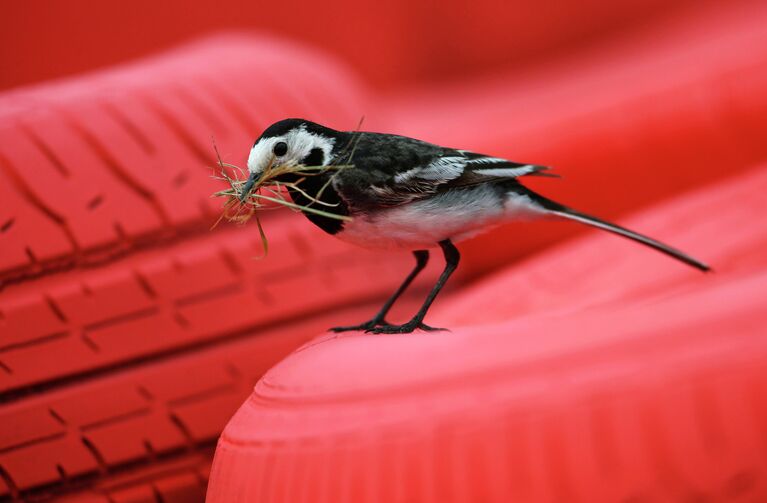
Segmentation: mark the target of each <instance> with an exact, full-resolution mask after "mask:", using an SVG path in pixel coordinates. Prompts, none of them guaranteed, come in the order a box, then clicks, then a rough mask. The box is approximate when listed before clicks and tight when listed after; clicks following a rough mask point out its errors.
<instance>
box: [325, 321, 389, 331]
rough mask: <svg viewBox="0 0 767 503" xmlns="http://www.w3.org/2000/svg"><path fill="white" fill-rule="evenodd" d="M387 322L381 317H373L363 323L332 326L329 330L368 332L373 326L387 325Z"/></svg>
mask: <svg viewBox="0 0 767 503" xmlns="http://www.w3.org/2000/svg"><path fill="white" fill-rule="evenodd" d="M388 325H389V322H387V321H386V320H383V319H378V318H373V319H372V320H368V321H366V322H365V323H360V324H359V325H349V326H346V327H333V328H331V329H330V331H331V332H370V331H372V330H373V329H374V328H376V327H378V326H388Z"/></svg>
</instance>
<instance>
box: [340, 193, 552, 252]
mask: <svg viewBox="0 0 767 503" xmlns="http://www.w3.org/2000/svg"><path fill="white" fill-rule="evenodd" d="M543 214H545V210H544V209H543V208H541V207H540V206H538V205H537V204H535V203H534V202H533V201H531V200H530V199H529V198H528V197H527V196H520V195H518V194H515V193H509V194H506V195H505V197H504V195H503V194H499V193H498V192H497V190H496V189H495V188H493V187H490V186H487V185H478V186H475V187H470V188H465V189H460V190H453V191H450V192H446V193H444V194H440V195H437V196H434V197H431V198H429V199H425V200H421V201H416V202H413V203H409V204H404V205H402V206H396V207H393V208H386V209H382V210H379V211H377V212H374V213H366V214H361V213H352V215H351V216H352V221H351V222H347V223H346V224H345V225H344V228H343V230H342V231H341V232H339V233H338V234H336V236H337V237H338V238H339V239H342V240H344V241H347V242H349V243H354V244H356V245H359V246H363V247H365V248H388V249H408V250H415V249H423V248H431V247H434V246H437V243H439V242H440V241H443V240H445V239H450V240H452V241H454V242H455V241H460V240H462V239H466V238H469V237H471V236H474V235H476V234H478V233H480V232H482V231H485V230H488V229H490V228H492V227H493V226H495V225H497V224H499V223H501V222H503V221H504V220H513V219H524V218H530V217H534V216H536V215H543Z"/></svg>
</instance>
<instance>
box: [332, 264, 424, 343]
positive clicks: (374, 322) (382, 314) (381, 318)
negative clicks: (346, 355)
mask: <svg viewBox="0 0 767 503" xmlns="http://www.w3.org/2000/svg"><path fill="white" fill-rule="evenodd" d="M413 256H414V257H415V267H414V268H413V270H412V271H410V274H408V275H407V278H405V281H403V282H402V284H401V285H400V286H399V288H397V291H396V292H394V294H393V295H392V296H391V297H389V300H387V301H386V303H385V304H384V305H383V307H382V308H381V310H380V311H378V314H376V315H375V316H373V319H371V320H369V321H366V322H365V323H360V324H359V325H351V326H348V327H333V328H331V329H330V330H332V331H333V332H347V331H351V330H371V329H373V328H374V327H377V326H378V325H388V323H387V322H386V320H385V318H386V315H387V314H388V313H389V310H390V309H391V308H392V306H393V305H394V303H395V302H397V299H398V298H399V297H400V295H402V293H403V292H404V291H405V290H407V287H409V286H410V283H412V282H413V280H414V279H415V278H416V276H418V274H419V273H420V272H421V271H422V270H423V268H424V267H426V264H427V263H428V262H429V251H428V250H416V251H414V252H413Z"/></svg>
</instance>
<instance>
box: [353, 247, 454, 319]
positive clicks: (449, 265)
mask: <svg viewBox="0 0 767 503" xmlns="http://www.w3.org/2000/svg"><path fill="white" fill-rule="evenodd" d="M439 246H440V247H441V248H442V252H443V253H444V254H445V269H444V270H443V271H442V274H440V276H439V279H438V280H437V283H436V284H435V285H434V288H432V289H431V292H429V295H428V296H427V297H426V300H425V301H424V302H423V305H422V306H421V309H419V310H418V312H417V313H416V314H415V316H413V319H411V320H410V321H408V322H407V323H405V324H404V325H388V324H387V325H379V326H376V327H373V328H371V329H368V331H370V332H374V333H376V334H409V333H410V332H413V331H414V330H415V329H416V328H420V329H421V330H428V331H432V330H444V329H442V328H433V327H430V326H428V325H426V324H424V323H423V319H424V317H425V316H426V313H427V311H428V310H429V307H431V304H432V302H434V299H436V298H437V295H438V294H439V292H440V290H442V287H444V286H445V283H447V280H448V278H449V277H450V275H451V274H453V271H455V269H456V268H457V267H458V262H459V261H460V260H461V254H460V253H459V252H458V248H456V247H455V245H454V244H453V243H452V242H451V241H450V240H449V239H446V240H444V241H440V242H439Z"/></svg>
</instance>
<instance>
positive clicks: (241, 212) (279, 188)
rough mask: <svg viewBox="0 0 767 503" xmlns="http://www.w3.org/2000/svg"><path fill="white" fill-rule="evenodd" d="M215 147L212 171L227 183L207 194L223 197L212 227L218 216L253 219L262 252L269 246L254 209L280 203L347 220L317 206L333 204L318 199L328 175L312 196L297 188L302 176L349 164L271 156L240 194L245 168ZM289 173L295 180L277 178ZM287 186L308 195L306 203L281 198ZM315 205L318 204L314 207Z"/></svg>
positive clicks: (272, 206) (217, 178)
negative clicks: (215, 166) (278, 160)
mask: <svg viewBox="0 0 767 503" xmlns="http://www.w3.org/2000/svg"><path fill="white" fill-rule="evenodd" d="M214 148H215V149H216V156H217V158H218V166H219V168H220V169H219V171H218V173H217V174H215V175H213V178H214V179H216V180H221V181H223V182H225V183H226V184H228V187H227V188H226V189H224V190H220V191H218V192H215V193H214V194H213V195H212V196H211V197H225V198H226V201H225V202H224V211H223V213H222V214H221V217H219V219H218V220H217V221H216V223H214V224H213V227H212V228H214V227H216V226H217V225H218V223H219V222H221V220H222V219H226V220H228V221H230V222H235V223H237V224H244V223H246V222H247V221H249V220H250V219H251V218H255V219H256V225H258V232H259V234H260V235H261V242H262V244H263V246H264V256H265V255H266V253H267V252H268V250H269V242H268V240H267V238H266V233H265V232H264V228H263V226H262V225H261V220H260V219H259V216H258V213H259V212H260V211H265V210H273V209H277V208H279V207H280V206H284V207H286V208H290V209H292V210H294V211H305V212H308V213H314V214H316V215H322V216H324V217H327V218H334V219H336V220H345V221H348V220H351V218H350V217H347V216H343V215H336V214H335V213H331V212H329V211H323V210H322V209H321V207H323V206H324V207H334V206H336V205H335V204H329V203H326V202H324V201H321V200H320V199H321V197H322V193H323V192H324V191H325V189H326V188H327V187H328V186H329V185H330V182H331V179H330V178H329V179H328V181H327V182H326V183H325V185H323V186H322V188H321V189H320V190H319V192H318V193H317V194H316V195H314V196H312V195H310V194H307V193H306V192H305V191H304V190H303V189H301V186H300V185H301V182H303V181H304V180H306V178H307V177H309V176H317V175H320V174H323V173H327V172H328V171H340V170H343V169H347V168H350V167H352V166H351V165H348V164H347V165H329V166H303V165H285V164H283V165H275V163H274V158H272V161H271V162H270V163H269V166H267V168H266V169H265V170H264V172H263V173H262V174H261V177H260V178H258V179H257V180H256V183H254V184H253V187H252V188H251V190H250V192H249V193H248V194H243V189H244V186H245V183H246V181H247V172H246V171H245V170H243V169H242V168H240V167H239V166H235V165H234V164H229V163H225V162H222V161H221V156H220V155H219V153H218V149H217V148H216V147H215V145H214ZM227 168H228V169H229V170H231V173H232V175H231V176H230V175H229V174H228V173H227V171H226V170H227ZM288 173H292V174H295V175H298V180H296V181H295V182H290V183H284V182H279V181H277V178H279V177H280V176H282V175H285V174H288ZM283 189H291V190H295V191H296V192H300V193H301V194H302V195H303V196H305V197H306V198H307V199H309V201H310V202H309V204H307V205H300V204H296V203H294V202H292V201H289V200H287V199H286V198H285V192H286V191H285V190H283ZM318 206H319V207H318Z"/></svg>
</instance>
